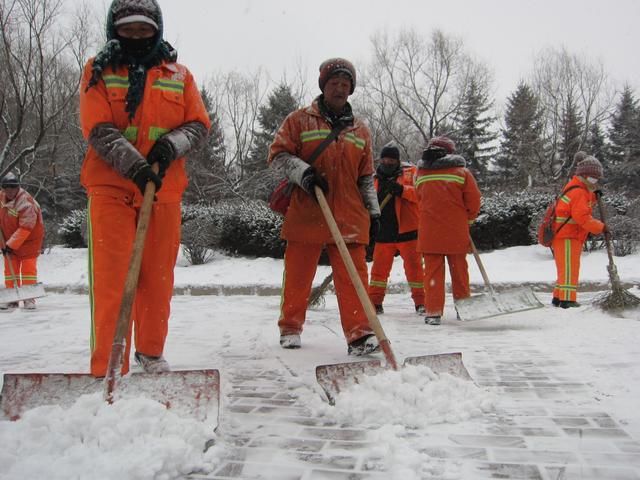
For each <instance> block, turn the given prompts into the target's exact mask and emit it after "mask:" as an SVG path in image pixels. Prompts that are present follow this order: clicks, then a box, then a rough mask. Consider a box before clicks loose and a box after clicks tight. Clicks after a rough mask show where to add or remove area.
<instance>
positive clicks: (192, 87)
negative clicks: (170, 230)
mask: <svg viewBox="0 0 640 480" xmlns="http://www.w3.org/2000/svg"><path fill="white" fill-rule="evenodd" d="M92 64H93V60H89V62H87V65H86V66H85V69H84V73H83V77H82V83H81V86H80V89H81V90H80V91H81V95H80V124H81V127H82V134H83V135H84V137H85V138H88V137H89V135H90V133H91V131H92V130H93V129H94V127H96V126H97V125H100V124H113V125H115V126H116V127H117V128H118V129H119V130H120V132H121V133H122V134H123V136H124V137H125V138H126V139H127V140H129V142H130V143H132V144H133V146H134V147H135V149H136V150H137V151H138V152H140V154H142V155H143V156H146V155H147V154H148V153H149V150H151V147H152V146H153V144H154V143H155V141H156V140H158V138H160V137H161V136H162V135H164V134H165V133H168V132H170V131H171V130H173V129H175V128H178V127H180V126H181V125H183V124H185V123H188V122H200V123H202V124H203V125H204V126H206V128H207V129H208V128H209V127H210V125H211V122H210V120H209V116H208V115H207V112H206V109H205V107H204V105H203V103H202V99H201V97H200V92H199V91H198V87H197V85H196V83H195V81H194V79H193V76H192V75H191V73H190V72H189V70H188V69H187V68H186V67H185V66H183V65H181V64H178V63H166V62H165V63H162V64H161V65H158V66H155V67H153V68H150V69H149V70H148V72H147V79H146V83H145V88H144V98H143V99H142V101H141V102H140V106H139V107H138V109H137V111H136V114H135V116H134V118H133V119H132V120H131V121H130V120H129V114H128V113H127V112H126V111H125V105H126V102H125V99H126V95H127V90H128V87H129V80H128V71H127V68H126V67H124V66H120V67H118V68H116V69H115V70H113V69H112V68H111V67H109V68H107V69H105V71H104V73H103V75H102V79H101V80H100V81H99V82H98V83H97V84H96V85H94V86H93V87H91V88H90V89H89V90H86V88H87V84H88V82H89V80H90V78H91V66H92ZM80 180H81V182H82V185H83V186H84V187H85V188H86V189H87V192H88V193H89V194H90V195H91V194H92V193H107V194H108V193H110V192H112V191H113V190H112V189H114V188H116V189H117V190H118V193H122V191H123V190H124V191H128V192H130V193H131V195H132V196H133V195H135V196H137V197H138V200H140V197H141V194H140V192H139V190H138V188H137V187H136V185H135V184H134V183H133V182H132V181H131V180H130V179H128V178H125V177H124V176H123V175H122V174H120V173H118V172H117V171H116V170H115V169H114V168H113V167H112V166H111V165H109V164H108V163H107V162H105V161H104V160H103V159H102V158H101V157H100V155H99V154H98V153H97V152H96V150H95V149H94V148H93V147H92V146H89V148H88V150H87V154H86V156H85V159H84V163H83V165H82V171H81V174H80ZM186 187H187V175H186V171H185V167H184V158H180V159H177V160H175V161H173V162H171V165H170V167H169V168H168V169H167V172H166V176H165V177H164V178H163V180H162V189H161V190H160V191H159V192H158V194H157V201H158V202H161V203H162V202H176V201H180V199H181V197H182V193H183V192H184V190H185V189H186Z"/></svg>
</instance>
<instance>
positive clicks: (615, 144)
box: [609, 85, 640, 165]
mask: <svg viewBox="0 0 640 480" xmlns="http://www.w3.org/2000/svg"><path fill="white" fill-rule="evenodd" d="M639 117H640V110H639V108H638V102H637V100H636V99H635V98H634V96H633V92H632V91H631V88H630V87H629V86H628V85H627V86H625V88H624V90H623V91H622V94H621V96H620V102H619V103H618V104H617V105H616V108H615V111H614V113H613V116H612V119H611V128H610V130H609V141H610V143H611V153H610V163H611V165H620V164H623V163H625V162H627V161H629V160H631V159H632V158H634V157H637V156H638V153H639V152H640V132H638V123H639Z"/></svg>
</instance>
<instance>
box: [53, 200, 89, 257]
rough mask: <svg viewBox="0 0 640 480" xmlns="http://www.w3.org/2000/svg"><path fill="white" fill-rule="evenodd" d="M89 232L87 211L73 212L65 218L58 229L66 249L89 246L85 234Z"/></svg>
mask: <svg viewBox="0 0 640 480" xmlns="http://www.w3.org/2000/svg"><path fill="white" fill-rule="evenodd" d="M86 231H87V210H86V209H80V210H72V211H71V213H69V215H67V216H66V217H64V219H63V220H62V223H60V226H59V227H58V234H59V235H60V238H61V240H62V241H63V242H64V246H65V247H69V248H83V247H86V246H87V242H86V238H85V236H86V235H85V234H86Z"/></svg>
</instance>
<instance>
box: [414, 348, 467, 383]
mask: <svg viewBox="0 0 640 480" xmlns="http://www.w3.org/2000/svg"><path fill="white" fill-rule="evenodd" d="M406 365H422V366H425V367H429V368H430V369H431V371H433V373H437V374H438V375H439V374H441V373H448V374H449V375H451V376H453V377H458V378H461V379H463V380H471V375H469V372H468V371H467V369H466V367H465V366H464V363H462V353H461V352H453V353H439V354H436V355H421V356H419V357H407V358H405V359H404V364H403V366H406Z"/></svg>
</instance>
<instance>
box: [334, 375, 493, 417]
mask: <svg viewBox="0 0 640 480" xmlns="http://www.w3.org/2000/svg"><path fill="white" fill-rule="evenodd" d="M494 405H495V397H494V396H493V395H491V394H490V393H488V392H487V391H485V390H482V389H480V388H478V387H477V386H476V385H475V384H474V383H473V382H471V381H468V380H462V379H460V378H457V377H453V376H451V375H449V374H446V373H444V374H440V375H438V374H435V373H434V372H433V371H432V370H431V369H430V368H429V367H426V366H423V365H417V366H412V365H407V366H405V367H403V368H401V369H400V370H398V371H393V370H385V371H383V372H382V373H380V374H378V375H364V376H363V378H362V379H360V383H358V384H354V385H351V386H349V387H348V388H346V389H344V390H343V391H341V392H340V393H339V394H338V396H337V398H336V402H335V407H325V409H324V411H323V412H322V413H323V414H325V415H328V416H330V417H332V418H335V419H336V420H337V421H338V422H340V423H348V424H355V425H359V424H365V425H371V424H392V425H403V426H404V427H407V428H424V427H426V426H428V425H433V424H437V423H457V422H462V421H466V420H468V419H469V418H471V417H475V416H478V415H481V414H482V413H484V412H489V411H491V410H493V408H494Z"/></svg>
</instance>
